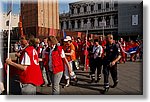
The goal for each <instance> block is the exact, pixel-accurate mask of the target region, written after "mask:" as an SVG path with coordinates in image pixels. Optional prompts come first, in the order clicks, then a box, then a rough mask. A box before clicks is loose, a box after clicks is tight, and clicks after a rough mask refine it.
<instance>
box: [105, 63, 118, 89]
mask: <svg viewBox="0 0 150 102" xmlns="http://www.w3.org/2000/svg"><path fill="white" fill-rule="evenodd" d="M109 72H110V74H111V77H112V79H113V82H114V83H115V82H117V81H118V76H117V64H115V65H114V66H110V65H109V62H106V61H105V62H104V64H103V74H104V87H105V88H108V87H109Z"/></svg>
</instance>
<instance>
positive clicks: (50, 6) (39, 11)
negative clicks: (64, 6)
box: [21, 0, 59, 36]
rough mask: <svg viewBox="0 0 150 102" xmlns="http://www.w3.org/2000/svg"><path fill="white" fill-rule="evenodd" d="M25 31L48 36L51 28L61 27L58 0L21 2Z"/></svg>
mask: <svg viewBox="0 0 150 102" xmlns="http://www.w3.org/2000/svg"><path fill="white" fill-rule="evenodd" d="M21 14H22V17H23V28H24V32H25V33H27V34H28V35H30V34H32V35H35V36H48V35H50V34H49V33H50V31H49V30H50V28H53V29H59V15H58V0H55V1H54V0H53V1H51V0H48V1H44V0H37V2H34V3H32V2H30V1H28V2H23V3H22V4H21Z"/></svg>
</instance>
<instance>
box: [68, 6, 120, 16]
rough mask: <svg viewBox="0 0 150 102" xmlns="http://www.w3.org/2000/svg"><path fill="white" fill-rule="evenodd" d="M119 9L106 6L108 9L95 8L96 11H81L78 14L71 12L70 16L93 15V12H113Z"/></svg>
mask: <svg viewBox="0 0 150 102" xmlns="http://www.w3.org/2000/svg"><path fill="white" fill-rule="evenodd" d="M117 10H118V8H106V9H100V10H94V11H87V12H81V13H78V14H70V17H75V16H84V15H91V14H97V13H105V12H112V11H117Z"/></svg>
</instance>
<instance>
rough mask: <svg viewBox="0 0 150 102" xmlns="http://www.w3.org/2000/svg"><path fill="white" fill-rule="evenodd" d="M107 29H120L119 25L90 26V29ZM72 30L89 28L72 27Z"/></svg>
mask: <svg viewBox="0 0 150 102" xmlns="http://www.w3.org/2000/svg"><path fill="white" fill-rule="evenodd" d="M103 29H104V30H107V29H118V25H112V26H111V25H107V26H104V28H103V27H99V26H98V27H90V28H89V29H88V30H103ZM71 30H72V31H85V30H87V28H76V29H75V28H73V29H71Z"/></svg>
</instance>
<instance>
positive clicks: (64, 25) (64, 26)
mask: <svg viewBox="0 0 150 102" xmlns="http://www.w3.org/2000/svg"><path fill="white" fill-rule="evenodd" d="M66 28H67V25H66V21H64V22H63V29H66Z"/></svg>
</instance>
